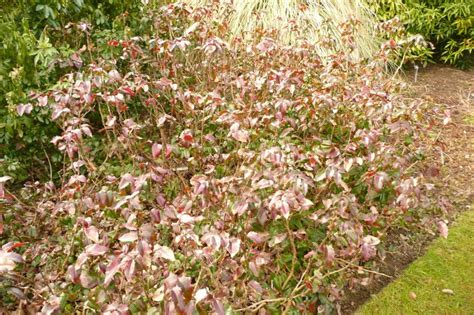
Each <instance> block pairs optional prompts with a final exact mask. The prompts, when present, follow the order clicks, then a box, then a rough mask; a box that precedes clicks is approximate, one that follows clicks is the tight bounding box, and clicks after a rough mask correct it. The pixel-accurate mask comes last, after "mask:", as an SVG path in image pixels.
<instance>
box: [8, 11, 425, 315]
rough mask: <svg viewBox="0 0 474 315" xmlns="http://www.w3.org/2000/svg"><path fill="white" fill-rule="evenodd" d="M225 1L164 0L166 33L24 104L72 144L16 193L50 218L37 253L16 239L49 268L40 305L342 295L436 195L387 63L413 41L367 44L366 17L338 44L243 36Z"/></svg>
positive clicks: (180, 304)
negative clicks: (421, 172)
mask: <svg viewBox="0 0 474 315" xmlns="http://www.w3.org/2000/svg"><path fill="white" fill-rule="evenodd" d="M211 10H212V6H209V7H203V8H197V9H191V8H189V7H188V6H186V5H184V4H181V3H175V4H171V5H167V6H165V7H162V8H161V9H159V10H152V9H150V10H149V12H148V14H149V15H150V16H153V19H154V21H155V22H154V23H155V25H154V28H155V32H154V33H153V34H147V35H143V36H135V37H134V36H130V37H124V38H116V39H113V40H110V41H109V42H108V46H109V49H110V51H109V54H108V55H107V58H97V59H96V60H95V61H94V62H93V63H90V64H89V65H87V66H86V65H84V66H83V68H82V69H80V71H79V70H78V71H77V72H72V73H70V74H68V75H66V76H64V77H63V78H62V80H60V81H59V82H58V83H57V84H56V85H55V87H54V88H51V89H50V90H48V91H43V92H36V93H34V94H32V96H31V101H30V103H29V104H20V105H19V106H23V107H21V108H24V107H25V106H27V108H28V111H30V110H31V109H30V106H32V107H33V108H37V107H40V108H47V109H49V110H50V111H51V119H52V120H53V121H55V122H56V123H57V124H58V126H59V127H60V129H61V133H60V134H58V135H57V136H55V137H54V138H53V139H52V143H53V144H54V145H55V146H56V147H57V148H58V150H59V151H60V152H62V153H63V154H64V156H65V161H67V163H65V165H64V168H63V170H62V171H61V172H60V174H59V175H60V178H61V181H60V182H56V183H52V182H48V183H45V184H42V183H38V182H36V183H28V184H27V185H26V187H25V188H24V189H23V191H22V193H21V194H20V195H18V197H15V198H16V199H8V200H7V199H5V203H4V205H3V206H4V207H6V209H7V210H5V213H14V212H15V211H20V210H18V209H21V211H23V212H22V213H24V217H23V218H22V220H24V221H25V222H33V223H32V227H30V228H29V230H28V231H29V232H28V233H29V235H28V236H25V237H24V241H25V242H27V243H29V245H28V246H26V247H25V246H23V248H22V252H21V255H22V257H24V258H25V261H26V263H22V259H20V257H18V256H17V255H13V254H12V253H9V254H6V252H7V251H8V250H5V249H4V250H3V251H0V257H1V259H2V260H8V263H9V264H10V265H9V266H10V267H8V268H4V269H8V270H5V272H10V273H11V272H13V271H12V270H13V268H12V267H14V266H13V265H12V263H11V262H10V260H14V261H16V262H17V263H18V264H21V265H22V268H23V269H21V270H24V272H25V274H27V276H28V277H31V278H32V279H34V281H33V284H29V287H28V285H25V286H24V287H28V289H25V291H24V295H25V297H24V298H25V299H28V303H27V304H28V307H29V308H30V309H31V310H33V311H40V310H41V311H42V312H43V313H47V314H51V313H56V312H59V311H62V312H66V313H67V312H73V311H77V310H83V311H86V312H89V311H91V312H102V313H104V314H129V313H143V312H149V313H163V314H193V313H195V312H199V313H210V312H214V313H216V314H225V313H226V312H236V313H241V312H256V311H261V312H263V313H271V312H282V311H284V312H298V313H314V312H316V311H318V312H322V313H329V312H331V311H332V310H333V308H334V307H335V305H337V302H338V301H339V300H340V299H341V296H342V294H343V289H344V287H345V286H346V285H348V284H349V285H352V286H353V285H355V284H357V283H359V282H360V281H362V280H361V278H362V277H361V276H360V274H361V273H363V272H361V269H360V267H361V266H363V265H367V266H368V267H367V268H369V267H370V261H372V260H374V259H375V258H377V257H378V256H381V255H382V254H383V253H382V252H381V251H380V250H379V249H380V248H381V246H383V242H382V241H383V240H384V237H385V236H386V235H387V231H388V230H389V228H390V227H391V226H393V225H394V224H395V223H396V222H399V220H400V219H401V218H403V216H404V214H406V212H407V211H408V210H409V209H414V208H416V207H417V206H418V202H419V200H420V198H421V196H422V195H423V192H424V190H425V186H424V182H423V179H422V178H418V177H414V176H413V175H412V174H411V172H409V168H410V165H411V164H412V163H413V160H414V159H415V158H416V156H415V154H414V153H413V150H410V149H409V146H410V141H407V139H416V132H417V130H418V128H420V124H419V123H418V120H419V118H420V116H421V107H420V104H419V103H418V102H416V101H415V102H414V101H407V100H405V99H403V98H402V97H401V96H400V94H399V92H400V88H401V86H400V84H399V83H398V82H397V81H396V80H393V79H392V78H390V77H388V76H386V74H385V71H384V70H385V67H386V65H387V63H388V62H389V60H390V56H391V55H392V54H394V53H396V51H395V50H396V48H397V43H396V42H394V41H393V40H392V41H388V42H387V43H385V44H383V45H382V47H381V50H380V52H379V53H378V54H377V55H376V56H374V58H373V59H371V60H368V61H360V60H355V59H354V58H353V57H351V56H352V54H351V47H352V45H351V43H352V40H353V34H354V32H356V29H357V21H353V20H350V21H347V23H345V24H343V25H341V29H343V30H344V36H345V41H346V42H347V49H346V50H344V51H337V53H335V54H333V55H331V56H329V57H327V58H324V59H321V58H320V57H319V56H318V55H317V54H316V53H315V50H314V46H312V45H311V44H309V43H307V42H306V41H304V40H303V39H302V40H301V41H300V42H299V43H298V44H294V45H292V46H285V45H281V44H279V43H278V41H277V40H276V36H278V33H277V32H264V31H262V32H260V33H258V34H255V36H254V39H253V40H252V41H242V40H239V39H234V40H233V41H232V42H227V41H226V40H225V39H224V38H221V37H219V36H218V35H219V34H225V32H226V25H225V24H219V23H204V22H202V21H205V20H206V19H205V17H208V16H210V14H211ZM295 31H296V30H295ZM320 45H331V41H330V40H328V41H325V42H324V43H320ZM26 112H27V111H25V115H27V113H26ZM19 200H22V201H21V204H20V203H19V202H17V201H19ZM8 209H9V210H8ZM5 216H7V215H5ZM12 220H13V219H12V215H10V214H9V215H8V220H7V219H6V220H5V222H7V221H8V222H12ZM8 222H7V223H8ZM2 226H3V225H2ZM14 226H15V225H14V224H13V225H11V226H10V227H9V225H8V224H6V225H5V231H6V235H12V234H9V233H13V232H12V230H13V229H14ZM33 226H34V228H33ZM7 247H8V246H7ZM38 271H40V272H38ZM0 272H2V269H0ZM0 276H1V274H0ZM365 277H367V274H366V275H365ZM18 281H20V282H21V281H23V280H21V279H20V280H18Z"/></svg>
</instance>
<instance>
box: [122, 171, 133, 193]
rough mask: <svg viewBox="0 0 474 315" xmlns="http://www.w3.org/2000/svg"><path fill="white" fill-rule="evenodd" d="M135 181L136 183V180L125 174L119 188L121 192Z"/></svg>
mask: <svg viewBox="0 0 474 315" xmlns="http://www.w3.org/2000/svg"><path fill="white" fill-rule="evenodd" d="M134 181H135V178H134V177H133V176H132V175H131V174H129V173H126V174H123V175H122V178H121V180H120V183H119V187H118V188H119V189H120V190H123V189H125V188H127V187H128V186H130V185H132V184H133V182H134Z"/></svg>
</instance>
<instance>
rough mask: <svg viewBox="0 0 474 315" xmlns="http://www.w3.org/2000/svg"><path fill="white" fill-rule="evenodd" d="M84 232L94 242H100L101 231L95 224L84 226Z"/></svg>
mask: <svg viewBox="0 0 474 315" xmlns="http://www.w3.org/2000/svg"><path fill="white" fill-rule="evenodd" d="M84 234H86V236H87V238H88V239H90V240H91V241H93V242H94V243H99V231H98V230H97V228H96V227H95V226H88V227H85V228H84Z"/></svg>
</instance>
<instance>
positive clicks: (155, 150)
mask: <svg viewBox="0 0 474 315" xmlns="http://www.w3.org/2000/svg"><path fill="white" fill-rule="evenodd" d="M162 149H163V145H161V144H159V143H153V145H152V146H151V155H152V156H153V158H154V159H156V158H157V157H159V156H160V154H161V150H162Z"/></svg>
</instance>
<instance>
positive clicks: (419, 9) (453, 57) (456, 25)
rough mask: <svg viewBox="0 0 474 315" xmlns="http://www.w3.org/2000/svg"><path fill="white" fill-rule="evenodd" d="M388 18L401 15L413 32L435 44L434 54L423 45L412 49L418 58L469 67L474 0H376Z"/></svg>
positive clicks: (375, 4) (473, 44) (378, 9)
mask: <svg viewBox="0 0 474 315" xmlns="http://www.w3.org/2000/svg"><path fill="white" fill-rule="evenodd" d="M370 4H371V6H372V7H373V8H374V9H375V11H376V12H377V14H378V15H379V16H380V17H381V18H382V19H384V20H386V19H391V18H393V17H395V16H397V17H399V18H400V20H401V21H402V23H403V24H404V25H405V26H406V28H407V30H408V32H409V33H411V34H415V35H416V34H421V35H422V36H423V37H424V38H425V39H426V40H428V41H430V42H431V43H433V44H434V47H435V51H434V54H432V53H429V51H428V50H427V49H426V48H424V49H423V47H421V48H420V47H419V48H417V49H418V51H412V52H411V56H412V57H414V58H415V61H417V60H421V61H425V62H426V61H430V60H439V61H442V62H444V63H448V64H452V65H456V66H458V67H467V66H468V65H469V64H470V62H472V51H473V50H474V40H473V38H474V25H473V24H474V2H473V1H470V0H449V1H446V0H430V1H423V0H382V1H379V0H372V1H371V2H370Z"/></svg>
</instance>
